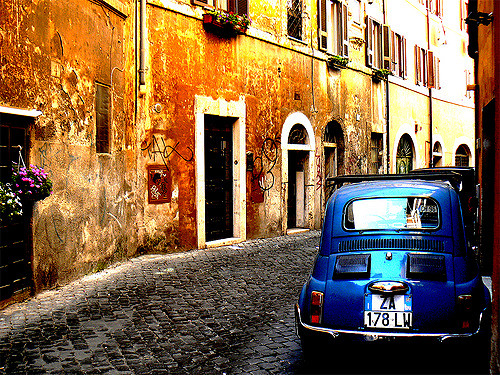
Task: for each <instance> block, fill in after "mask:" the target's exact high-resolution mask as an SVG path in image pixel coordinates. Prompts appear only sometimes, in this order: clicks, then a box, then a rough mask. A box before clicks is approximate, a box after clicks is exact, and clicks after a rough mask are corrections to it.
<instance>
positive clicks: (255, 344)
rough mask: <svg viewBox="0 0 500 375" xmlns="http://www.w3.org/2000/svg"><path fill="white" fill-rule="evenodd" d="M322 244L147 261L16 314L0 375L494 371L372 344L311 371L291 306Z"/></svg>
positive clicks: (286, 239) (309, 238)
mask: <svg viewBox="0 0 500 375" xmlns="http://www.w3.org/2000/svg"><path fill="white" fill-rule="evenodd" d="M318 245H319V232H318V231H310V232H304V233H299V234H294V235H289V236H282V237H275V238H269V239H261V240H252V241H247V242H244V243H241V244H238V245H234V246H225V247H219V248H215V249H210V250H195V251H190V252H186V253H180V254H171V255H146V256H141V257H139V258H134V259H131V260H128V261H125V262H123V263H121V264H117V265H115V266H113V267H110V268H108V269H106V270H104V271H102V272H99V273H96V274H93V275H89V276H86V277H84V278H82V279H80V280H77V281H75V282H73V283H71V284H69V285H66V286H64V287H62V288H60V289H57V290H52V291H48V292H45V293H42V294H40V295H38V296H36V297H35V298H32V299H31V300H28V301H26V302H24V303H19V304H17V305H11V306H9V307H7V308H6V309H4V310H3V311H0V374H9V375H10V374H37V373H40V374H221V375H222V374H309V373H336V374H338V373H443V372H444V373H446V372H447V373H457V372H466V373H467V372H468V373H487V372H488V370H487V368H488V363H487V361H488V360H487V358H486V357H487V356H486V354H487V353H486V352H484V353H477V352H474V349H473V348H472V347H469V348H468V347H465V348H464V349H465V352H463V353H465V355H464V356H461V355H460V354H459V352H456V351H455V348H454V347H451V348H450V349H451V351H449V352H448V354H446V351H444V353H445V356H443V354H442V353H443V352H441V351H439V350H438V348H437V347H434V345H432V346H429V345H426V346H420V347H416V346H409V345H408V346H401V345H391V344H390V343H389V344H387V345H386V344H384V343H382V344H380V345H379V344H375V345H374V344H364V346H360V345H356V346H345V347H344V346H342V347H337V348H336V349H335V350H337V351H340V354H339V352H336V353H333V352H332V351H330V352H328V353H325V355H324V356H323V358H324V360H323V361H321V362H315V363H310V362H309V363H308V362H306V361H305V360H304V359H303V355H302V350H301V348H300V341H299V339H298V338H297V337H296V336H295V332H294V313H293V306H294V303H295V302H296V299H297V296H298V294H299V292H300V288H301V286H302V284H303V283H304V281H305V280H306V278H307V276H308V274H309V272H310V268H311V265H312V263H313V260H314V257H315V255H316V252H317V247H318ZM330 349H331V348H330ZM480 357H481V358H482V359H479V358H480ZM457 358H460V359H461V360H460V361H457ZM474 358H476V359H477V360H478V361H479V362H478V363H477V364H476V362H473V363H472V364H469V365H468V367H467V366H466V361H464V360H466V359H474ZM381 359H383V360H381ZM450 364H452V365H453V366H451V367H450Z"/></svg>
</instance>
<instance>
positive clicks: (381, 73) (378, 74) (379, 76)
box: [372, 69, 391, 82]
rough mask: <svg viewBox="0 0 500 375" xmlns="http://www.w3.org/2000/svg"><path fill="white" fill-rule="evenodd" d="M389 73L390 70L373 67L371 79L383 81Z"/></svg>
mask: <svg viewBox="0 0 500 375" xmlns="http://www.w3.org/2000/svg"><path fill="white" fill-rule="evenodd" d="M390 74H391V71H390V70H387V69H373V71H372V79H373V81H374V82H380V81H385V80H386V79H387V77H388V76H389V75H390Z"/></svg>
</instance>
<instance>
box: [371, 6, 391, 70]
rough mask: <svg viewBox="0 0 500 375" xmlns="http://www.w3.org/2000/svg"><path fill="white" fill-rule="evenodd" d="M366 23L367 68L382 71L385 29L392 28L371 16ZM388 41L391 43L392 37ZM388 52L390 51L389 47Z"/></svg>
mask: <svg viewBox="0 0 500 375" xmlns="http://www.w3.org/2000/svg"><path fill="white" fill-rule="evenodd" d="M365 23H366V28H365V41H366V66H368V67H370V68H374V69H380V68H382V67H384V55H385V54H384V27H386V30H390V28H389V26H386V25H383V24H382V23H380V22H378V21H377V20H375V19H374V18H372V17H370V16H366V22H365ZM387 41H388V42H389V41H390V37H389V38H388V39H387ZM388 51H390V48H389V47H388ZM389 53H390V52H389ZM389 61H390V58H389Z"/></svg>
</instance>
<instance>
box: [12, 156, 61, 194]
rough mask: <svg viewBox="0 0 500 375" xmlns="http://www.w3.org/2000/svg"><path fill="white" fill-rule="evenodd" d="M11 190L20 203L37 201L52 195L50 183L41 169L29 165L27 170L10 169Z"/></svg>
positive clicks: (19, 167) (15, 167) (16, 167)
mask: <svg viewBox="0 0 500 375" xmlns="http://www.w3.org/2000/svg"><path fill="white" fill-rule="evenodd" d="M12 189H13V191H14V193H16V196H18V197H19V198H20V199H21V201H23V200H31V201H37V200H41V199H44V198H46V197H48V196H49V195H50V194H52V181H51V180H50V178H49V176H48V175H47V172H45V171H44V170H43V168H39V167H37V166H36V165H33V164H30V166H29V168H27V167H24V166H23V167H21V166H14V168H12Z"/></svg>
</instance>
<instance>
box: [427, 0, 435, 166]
mask: <svg viewBox="0 0 500 375" xmlns="http://www.w3.org/2000/svg"><path fill="white" fill-rule="evenodd" d="M426 3H427V52H429V51H430V50H431V38H430V35H431V30H430V27H431V26H430V18H429V17H430V12H429V0H427V2H426ZM427 58H428V55H427ZM434 80H435V77H434ZM428 84H429V61H427V85H428ZM432 126H433V121H432V88H431V87H429V168H432V167H433V166H434V165H433V164H434V163H433V160H432V156H433V155H432V149H433V144H432Z"/></svg>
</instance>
